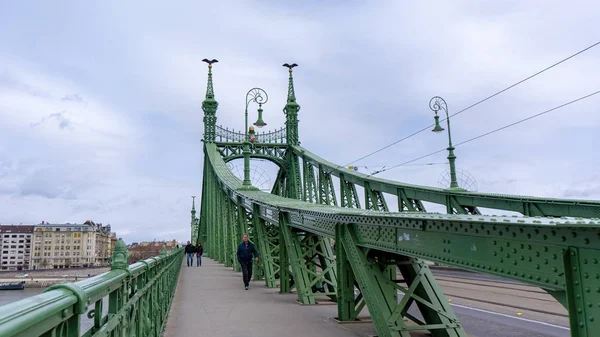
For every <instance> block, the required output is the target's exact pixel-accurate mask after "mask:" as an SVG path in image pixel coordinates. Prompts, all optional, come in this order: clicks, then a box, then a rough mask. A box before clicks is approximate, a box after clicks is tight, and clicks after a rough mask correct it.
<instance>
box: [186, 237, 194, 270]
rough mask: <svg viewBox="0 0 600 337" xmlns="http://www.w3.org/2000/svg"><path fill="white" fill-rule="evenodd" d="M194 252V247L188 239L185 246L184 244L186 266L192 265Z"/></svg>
mask: <svg viewBox="0 0 600 337" xmlns="http://www.w3.org/2000/svg"><path fill="white" fill-rule="evenodd" d="M195 252H196V247H194V245H193V244H191V243H190V242H189V241H188V242H187V246H185V254H186V255H187V266H188V267H189V266H190V265H192V266H193V265H194V253H195Z"/></svg>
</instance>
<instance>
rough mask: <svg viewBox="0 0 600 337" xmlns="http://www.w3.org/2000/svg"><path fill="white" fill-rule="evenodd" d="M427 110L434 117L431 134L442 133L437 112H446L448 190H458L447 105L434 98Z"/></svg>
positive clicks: (443, 101) (442, 100) (441, 100)
mask: <svg viewBox="0 0 600 337" xmlns="http://www.w3.org/2000/svg"><path fill="white" fill-rule="evenodd" d="M429 108H430V109H431V110H432V111H433V112H434V113H435V116H434V117H433V118H434V119H435V127H434V128H433V130H431V131H433V132H441V131H444V128H443V127H441V126H440V116H438V111H440V110H444V111H445V112H446V121H447V122H448V161H449V162H450V188H453V189H459V187H458V182H457V181H456V166H455V161H456V156H455V155H454V146H452V136H451V135H450V116H449V115H448V105H447V104H446V101H445V100H444V99H443V98H441V97H439V96H435V97H433V98H432V99H431V100H430V101H429Z"/></svg>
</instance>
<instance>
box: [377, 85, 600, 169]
mask: <svg viewBox="0 0 600 337" xmlns="http://www.w3.org/2000/svg"><path fill="white" fill-rule="evenodd" d="M597 94H600V90H598V91H596V92H593V93H591V94H588V95H585V96H582V97H579V98H577V99H574V100H572V101H569V102H567V103H563V104H561V105H558V106H555V107H554V108H552V109H548V110H545V111H542V112H540V113H537V114H535V115H531V116H529V117H526V118H523V119H521V120H518V121H516V122H514V123H510V124H508V125H505V126H503V127H501V128H498V129H495V130H492V131H489V132H486V133H484V134H481V135H479V136H476V137H473V138H470V139H467V140H465V141H462V142H460V143H457V144H454V147H457V146H460V145H463V144H466V143H469V142H472V141H474V140H476V139H479V138H483V137H485V136H488V135H491V134H493V133H496V132H498V131H501V130H504V129H507V128H509V127H511V126H515V125H517V124H521V123H523V122H526V121H528V120H530V119H533V118H536V117H539V116H542V115H545V114H547V113H549V112H552V111H554V110H558V109H560V108H563V107H565V106H567V105H570V104H573V103H576V102H579V101H582V100H584V99H586V98H589V97H592V96H594V95H597ZM446 150H447V148H446V149H441V150H438V151H435V152H431V153H429V154H426V155H424V156H421V157H418V158H415V159H412V160H409V161H406V162H404V163H402V164H399V165H395V166H390V167H389V168H387V169H381V170H379V171H375V172H374V173H372V174H370V176H372V175H375V174H377V173H381V172H384V171H389V170H391V169H394V168H397V167H400V166H404V165H406V164H410V163H412V162H415V161H417V160H420V159H423V158H427V157H429V156H433V155H434V154H438V153H440V152H443V151H446Z"/></svg>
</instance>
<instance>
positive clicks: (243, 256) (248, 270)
mask: <svg viewBox="0 0 600 337" xmlns="http://www.w3.org/2000/svg"><path fill="white" fill-rule="evenodd" d="M252 256H254V260H255V261H256V262H258V252H257V251H256V248H254V245H253V244H252V242H250V241H248V234H244V235H243V236H242V243H240V245H239V246H238V249H237V259H238V262H239V263H240V265H241V266H242V278H243V280H244V287H245V289H246V290H248V286H250V279H252Z"/></svg>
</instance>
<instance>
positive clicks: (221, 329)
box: [164, 258, 377, 337]
mask: <svg viewBox="0 0 600 337" xmlns="http://www.w3.org/2000/svg"><path fill="white" fill-rule="evenodd" d="M195 262H196V261H194V263H195ZM296 299H297V295H296V294H281V293H279V289H271V288H266V287H265V283H264V281H252V282H251V283H250V289H249V290H244V284H243V282H242V273H239V272H234V271H233V270H232V268H226V267H224V266H223V265H222V264H218V263H216V262H214V261H213V260H210V259H208V258H203V259H202V266H201V267H196V266H194V267H187V266H186V264H185V261H183V267H182V268H181V274H180V276H179V284H178V285H177V290H176V293H175V298H174V300H173V304H172V306H171V311H170V313H169V320H168V322H167V327H166V329H165V334H164V336H165V337H190V336H199V337H203V336H210V337H212V336H218V337H271V336H272V337H281V336H285V337H295V336H303V337H304V336H311V337H312V336H327V337H338V336H339V337H348V336H360V337H366V336H370V335H371V336H372V335H376V334H377V333H376V331H375V327H374V326H373V324H372V323H368V322H367V323H350V324H347V323H346V324H339V323H337V322H336V321H334V320H333V319H331V318H332V317H336V316H337V306H336V305H332V304H321V305H319V304H317V305H300V304H298V302H297V301H296ZM365 312H366V311H365Z"/></svg>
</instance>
